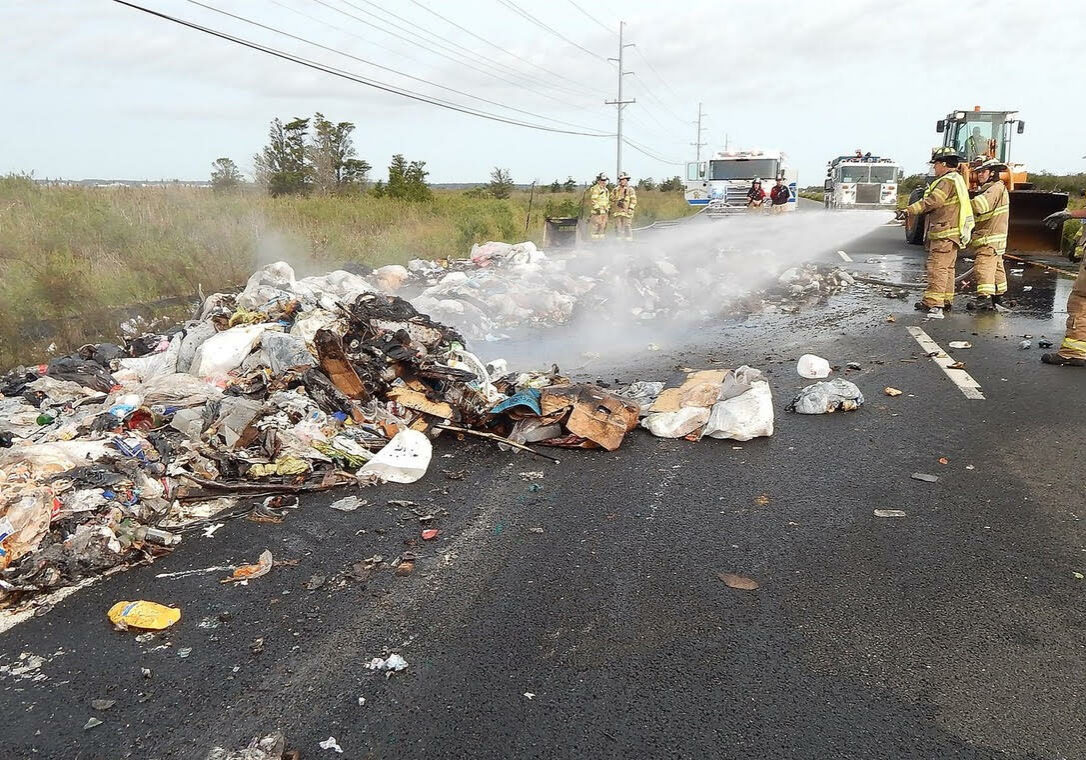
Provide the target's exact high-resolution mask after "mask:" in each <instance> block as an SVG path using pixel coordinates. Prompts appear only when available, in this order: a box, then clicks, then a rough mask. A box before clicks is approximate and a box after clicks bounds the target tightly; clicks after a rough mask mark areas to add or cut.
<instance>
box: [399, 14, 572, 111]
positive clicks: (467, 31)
mask: <svg viewBox="0 0 1086 760" xmlns="http://www.w3.org/2000/svg"><path fill="white" fill-rule="evenodd" d="M410 2H411V3H412V4H413V5H417V6H418V7H420V8H422V9H423V10H424V11H426V12H427V13H429V14H431V15H433V16H436V17H437V18H439V19H441V20H442V21H444V22H445V23H446V24H449V25H451V26H454V27H456V28H457V29H459V30H460V31H462V32H464V33H465V34H469V35H471V36H472V37H474V38H475V39H477V40H479V42H482V43H483V44H484V45H489V46H490V47H492V48H494V49H495V50H500V51H501V52H503V53H505V54H506V55H507V56H509V57H511V58H515V59H516V60H518V61H522V62H523V63H526V64H528V65H529V66H534V67H535V68H537V69H539V70H540V71H542V72H544V73H546V74H549V75H550V76H552V77H557V78H558V79H563V80H565V81H567V82H569V83H570V84H573V85H575V86H577V87H580V88H581V89H582V90H584V91H585V92H589V93H591V92H592V90H590V89H588V88H587V87H585V86H584V85H583V84H581V83H580V82H577V81H576V80H573V79H570V78H569V77H565V76H562V75H561V74H559V73H557V72H554V71H551V70H550V69H548V68H546V67H545V66H540V65H539V64H538V63H534V62H532V61H529V60H528V59H527V58H524V57H523V56H519V55H517V54H516V53H513V52H510V51H509V50H507V49H505V48H503V47H502V46H501V45H499V44H498V43H496V42H493V41H491V40H488V39H486V38H485V37H480V36H479V35H478V34H476V33H475V32H473V31H472V30H471V29H468V28H467V27H465V26H461V25H460V24H458V23H456V22H455V21H453V20H452V19H451V18H448V17H447V16H442V15H441V14H440V13H438V12H437V11H435V10H434V9H433V8H430V7H429V6H426V5H423V4H422V3H421V2H419V0H410Z"/></svg>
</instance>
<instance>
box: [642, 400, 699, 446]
mask: <svg viewBox="0 0 1086 760" xmlns="http://www.w3.org/2000/svg"><path fill="white" fill-rule="evenodd" d="M708 421H709V409H708V407H704V406H684V407H683V408H681V409H679V410H678V411H675V412H654V413H652V414H650V415H649V416H648V417H646V418H645V419H643V420H641V427H643V428H645V429H646V430H648V431H649V432H650V433H652V434H653V435H655V436H657V437H659V438H682V437H683V436H686V435H690V434H691V433H693V432H695V431H696V430H698V429H700V428H701V426H702V425H704V424H705V423H706V422H708Z"/></svg>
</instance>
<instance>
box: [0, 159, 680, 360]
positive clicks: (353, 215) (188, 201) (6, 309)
mask: <svg viewBox="0 0 1086 760" xmlns="http://www.w3.org/2000/svg"><path fill="white" fill-rule="evenodd" d="M639 196H640V206H639V208H638V219H637V221H638V223H639V224H640V223H642V222H644V223H648V222H651V221H654V220H655V219H668V218H675V217H679V216H682V215H684V214H687V213H689V207H688V206H687V205H686V203H685V202H684V201H683V198H682V195H681V194H679V193H660V192H642V193H640V194H639ZM528 203H529V193H528V192H523V191H518V192H515V193H514V194H513V196H512V197H511V198H509V199H506V200H495V199H493V198H481V197H473V194H472V193H470V192H464V191H442V190H437V191H435V193H434V199H433V201H432V202H428V203H411V202H407V201H402V200H397V199H394V198H375V197H372V196H368V195H361V196H353V197H351V196H347V197H329V196H322V197H317V196H314V197H308V198H303V197H283V198H269V197H267V196H264V195H261V194H258V193H255V192H238V193H233V194H216V193H213V192H211V191H210V190H206V189H198V188H185V187H166V188H160V187H148V188H123V187H121V188H84V187H56V186H42V185H38V184H35V183H34V182H32V181H31V180H29V179H27V178H25V177H6V178H2V177H0V361H2V362H3V363H4V364H5V365H6V364H10V363H12V361H15V360H26V361H30V360H34V359H35V358H37V357H35V356H32V355H28V351H29V347H28V342H29V336H30V334H31V333H33V334H34V335H37V337H42V338H45V337H48V336H45V335H43V334H42V332H43V331H42V330H41V329H40V324H41V322H42V321H43V320H52V321H53V322H54V323H55V322H56V321H57V320H65V319H67V320H68V321H69V322H71V323H73V329H72V330H71V331H70V332H71V334H64V335H59V336H57V337H59V338H60V340H59V341H58V343H60V344H61V346H62V347H64V346H66V345H69V344H72V343H73V342H76V343H77V342H79V341H80V340H82V339H83V338H88V339H89V338H92V337H96V335H97V334H98V333H100V332H102V331H103V330H105V329H107V328H108V325H105V324H103V323H102V320H103V319H104V318H105V317H104V312H105V311H106V310H108V309H110V308H111V307H118V306H126V305H131V304H139V303H146V302H150V301H154V300H156V299H161V298H164V297H170V296H182V295H188V294H192V293H195V292H196V290H197V288H198V287H202V288H203V290H204V291H205V292H213V291H215V290H222V289H226V288H229V287H232V286H236V285H239V284H241V283H243V282H244V281H245V278H246V277H248V275H249V274H250V273H251V272H252V271H253V269H254V268H256V267H257V266H259V265H261V264H264V263H267V262H269V261H274V260H277V259H286V260H288V261H290V262H291V263H293V264H294V265H295V266H296V267H297V268H299V269H300V270H302V271H303V272H309V271H317V270H327V269H329V268H335V267H342V266H345V265H350V264H354V265H355V266H357V267H359V268H362V269H368V268H371V267H376V266H381V265H383V264H388V263H406V262H407V261H408V260H410V259H412V258H431V259H433V258H445V257H460V256H465V255H467V253H468V251H469V250H470V248H471V245H472V244H473V243H481V242H485V241H486V240H504V241H508V242H517V241H520V240H526V239H530V240H533V241H535V242H536V243H537V244H538V243H541V242H542V238H543V217H544V215H545V214H546V213H548V211H551V212H554V211H558V210H560V209H562V208H563V207H564V210H565V211H569V210H570V209H577V208H578V207H579V204H580V194H579V193H570V194H566V193H557V194H551V193H539V192H537V193H536V194H535V196H534V198H533V199H532V209H531V214H530V215H529V213H528ZM32 325H35V326H37V327H36V328H35V329H31V326H32ZM46 342H47V341H46Z"/></svg>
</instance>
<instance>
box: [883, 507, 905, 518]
mask: <svg viewBox="0 0 1086 760" xmlns="http://www.w3.org/2000/svg"><path fill="white" fill-rule="evenodd" d="M875 517H908V515H906V514H905V512H904V511H902V510H900V509H876V510H875Z"/></svg>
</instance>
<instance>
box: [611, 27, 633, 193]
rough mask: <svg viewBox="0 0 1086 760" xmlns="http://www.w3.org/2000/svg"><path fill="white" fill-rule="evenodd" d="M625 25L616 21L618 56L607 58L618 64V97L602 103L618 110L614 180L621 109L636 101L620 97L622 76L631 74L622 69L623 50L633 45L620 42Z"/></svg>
mask: <svg viewBox="0 0 1086 760" xmlns="http://www.w3.org/2000/svg"><path fill="white" fill-rule="evenodd" d="M624 26H626V22H625V21H619V22H618V58H608V59H607V60H609V61H615V62H616V63H617V64H618V97H617V98H615V99H614V100H605V101H603V102H604V104H606V105H609V106H615V107H616V110H617V111H618V126H617V127H616V129H615V181H616V182H617V181H618V175H620V174H622V109H623V108H625V107H626V105H627V104H629V103H636V102H637V98H630V99H629V100H623V99H622V78H623V77H625V76H629V75H630V74H632V73H633V72H632V71H623V69H622V61H623V51H625V50H626V48H628V47H633V46H634V43H632V42H627V43H625V44H623V42H622V29H623V27H624Z"/></svg>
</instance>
